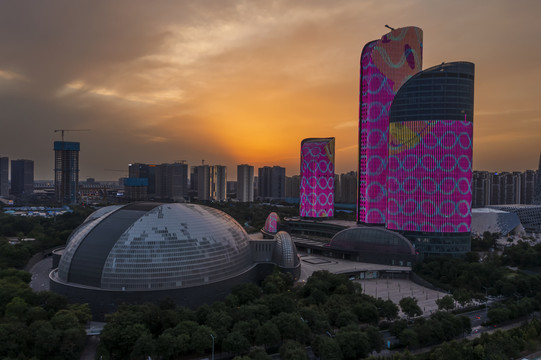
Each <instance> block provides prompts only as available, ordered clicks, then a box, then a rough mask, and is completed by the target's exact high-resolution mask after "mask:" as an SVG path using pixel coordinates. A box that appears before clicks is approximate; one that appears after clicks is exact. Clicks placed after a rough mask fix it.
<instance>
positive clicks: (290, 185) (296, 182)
mask: <svg viewBox="0 0 541 360" xmlns="http://www.w3.org/2000/svg"><path fill="white" fill-rule="evenodd" d="M300 189H301V176H300V175H293V176H286V198H297V199H298V198H300Z"/></svg>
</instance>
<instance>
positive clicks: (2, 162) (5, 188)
mask: <svg viewBox="0 0 541 360" xmlns="http://www.w3.org/2000/svg"><path fill="white" fill-rule="evenodd" d="M0 196H2V197H7V196H9V158H8V157H7V156H6V157H0Z"/></svg>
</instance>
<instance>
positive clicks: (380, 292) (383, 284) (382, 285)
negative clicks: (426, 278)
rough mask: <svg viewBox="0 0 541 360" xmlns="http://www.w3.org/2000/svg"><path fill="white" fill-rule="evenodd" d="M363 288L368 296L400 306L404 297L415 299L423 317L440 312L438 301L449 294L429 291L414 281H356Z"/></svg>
mask: <svg viewBox="0 0 541 360" xmlns="http://www.w3.org/2000/svg"><path fill="white" fill-rule="evenodd" d="M355 282H357V283H360V284H361V286H362V287H363V292H364V293H365V294H367V295H370V296H373V297H376V298H382V299H384V300H391V301H392V302H394V303H395V304H397V305H398V302H399V301H400V299H402V298H404V297H408V296H409V297H414V298H416V299H417V304H418V305H419V307H420V308H421V310H423V313H424V314H423V315H430V314H432V313H433V312H435V311H437V310H438V305H436V300H437V299H440V298H441V297H443V296H445V295H448V294H447V293H444V292H440V291H436V290H432V289H428V288H426V287H423V286H421V285H418V284H416V283H414V282H413V281H410V280H406V279H369V280H366V279H365V280H355Z"/></svg>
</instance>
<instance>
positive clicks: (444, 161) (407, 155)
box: [386, 62, 475, 255]
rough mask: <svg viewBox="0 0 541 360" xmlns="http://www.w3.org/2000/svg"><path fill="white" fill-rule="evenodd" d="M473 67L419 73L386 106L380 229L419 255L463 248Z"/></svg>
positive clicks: (467, 244)
mask: <svg viewBox="0 0 541 360" xmlns="http://www.w3.org/2000/svg"><path fill="white" fill-rule="evenodd" d="M474 71H475V67H474V64H472V63H469V62H452V63H445V64H441V65H438V66H434V67H432V68H430V69H427V70H424V71H422V72H420V73H418V74H416V75H414V76H413V77H412V78H411V79H409V80H408V81H407V82H406V83H405V84H404V85H403V86H402V87H401V88H400V90H399V91H398V93H397V94H396V96H395V98H394V100H393V103H392V105H391V110H390V128H389V164H388V180H387V189H388V208H387V214H388V217H387V225H386V226H387V228H388V229H390V230H397V231H399V232H401V233H402V234H403V235H404V236H406V237H407V238H408V239H409V240H410V241H412V243H413V244H414V246H415V247H416V248H417V249H418V251H420V252H422V253H423V254H429V253H438V254H442V253H444V254H449V255H452V254H461V253H464V252H467V251H469V250H470V231H471V203H472V188H471V186H472V140H473V95H474Z"/></svg>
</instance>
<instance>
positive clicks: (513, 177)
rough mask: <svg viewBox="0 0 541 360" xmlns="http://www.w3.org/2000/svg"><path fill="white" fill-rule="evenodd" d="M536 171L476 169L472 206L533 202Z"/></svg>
mask: <svg viewBox="0 0 541 360" xmlns="http://www.w3.org/2000/svg"><path fill="white" fill-rule="evenodd" d="M535 179H536V173H535V171H533V170H526V171H524V172H518V171H515V172H513V173H510V172H499V173H498V172H488V171H474V172H473V183H472V196H473V200H472V207H473V208H482V207H485V206H488V205H511V204H532V203H533V199H534V193H535V181H536V180H535Z"/></svg>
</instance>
